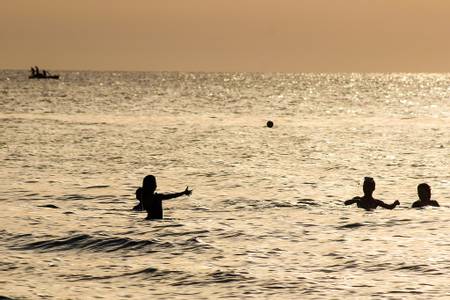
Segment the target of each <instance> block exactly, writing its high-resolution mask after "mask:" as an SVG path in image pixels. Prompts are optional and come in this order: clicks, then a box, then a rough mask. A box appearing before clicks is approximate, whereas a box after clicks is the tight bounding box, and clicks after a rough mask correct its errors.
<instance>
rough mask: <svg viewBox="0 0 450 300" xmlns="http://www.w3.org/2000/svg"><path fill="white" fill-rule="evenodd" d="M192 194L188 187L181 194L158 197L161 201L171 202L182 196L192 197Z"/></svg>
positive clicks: (160, 195)
mask: <svg viewBox="0 0 450 300" xmlns="http://www.w3.org/2000/svg"><path fill="white" fill-rule="evenodd" d="M191 194H192V190H190V189H189V187H188V186H187V187H186V189H185V190H184V191H182V192H179V193H173V194H158V196H159V197H160V198H161V200H169V199H173V198H178V197H181V196H184V195H186V196H190V195H191Z"/></svg>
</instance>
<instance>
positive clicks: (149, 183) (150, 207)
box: [136, 175, 192, 220]
mask: <svg viewBox="0 0 450 300" xmlns="http://www.w3.org/2000/svg"><path fill="white" fill-rule="evenodd" d="M156 187H157V186H156V178H155V176H153V175H147V176H145V178H144V180H143V183H142V192H141V195H140V196H139V197H141V198H142V199H141V202H142V204H143V206H144V209H145V210H146V211H147V218H146V219H147V220H155V219H162V218H163V205H162V201H163V200H169V199H173V198H177V197H180V196H184V195H186V196H190V195H191V194H192V190H189V188H188V187H186V189H185V190H184V191H182V192H179V193H173V194H158V193H155V190H156ZM136 192H137V191H136ZM136 197H138V196H137V195H136Z"/></svg>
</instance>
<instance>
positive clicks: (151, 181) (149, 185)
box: [142, 175, 156, 190]
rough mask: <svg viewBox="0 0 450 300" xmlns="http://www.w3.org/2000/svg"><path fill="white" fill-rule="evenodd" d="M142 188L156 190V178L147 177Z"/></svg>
mask: <svg viewBox="0 0 450 300" xmlns="http://www.w3.org/2000/svg"><path fill="white" fill-rule="evenodd" d="M142 188H143V189H144V190H149V189H150V190H156V178H155V176H153V175H147V176H145V177H144V181H143V182H142Z"/></svg>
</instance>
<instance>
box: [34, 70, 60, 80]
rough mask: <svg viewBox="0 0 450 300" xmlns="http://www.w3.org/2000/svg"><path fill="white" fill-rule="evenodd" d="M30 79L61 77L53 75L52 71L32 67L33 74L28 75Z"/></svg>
mask: <svg viewBox="0 0 450 300" xmlns="http://www.w3.org/2000/svg"><path fill="white" fill-rule="evenodd" d="M28 78H29V79H59V75H51V74H50V72H47V71H45V70H44V71H42V73H41V72H40V71H39V68H38V67H34V68H31V75H30V76H28Z"/></svg>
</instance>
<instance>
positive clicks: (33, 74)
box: [30, 67, 36, 77]
mask: <svg viewBox="0 0 450 300" xmlns="http://www.w3.org/2000/svg"><path fill="white" fill-rule="evenodd" d="M30 71H31V76H32V77H34V76H36V71H35V70H34V68H33V67H31V69H30Z"/></svg>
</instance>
